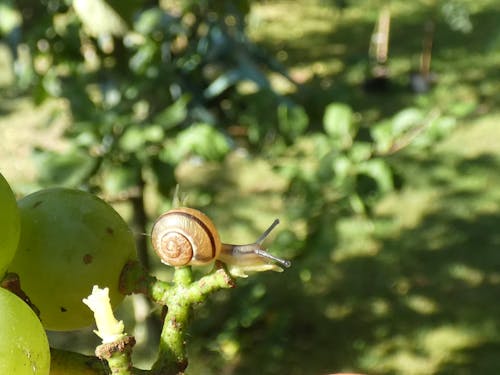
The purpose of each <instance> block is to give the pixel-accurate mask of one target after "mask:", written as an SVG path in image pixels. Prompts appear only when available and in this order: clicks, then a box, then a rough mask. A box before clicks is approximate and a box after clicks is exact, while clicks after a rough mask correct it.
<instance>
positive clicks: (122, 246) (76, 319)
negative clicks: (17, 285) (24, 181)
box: [8, 188, 135, 330]
mask: <svg viewBox="0 0 500 375" xmlns="http://www.w3.org/2000/svg"><path fill="white" fill-rule="evenodd" d="M18 207H19V212H20V216H21V236H20V239H19V245H18V249H17V252H16V255H15V257H14V260H13V261H12V263H11V264H10V266H9V267H8V270H9V272H14V273H16V274H18V275H19V278H20V280H21V287H22V289H23V291H24V292H25V293H26V294H27V295H28V296H29V298H30V299H31V302H32V303H33V304H34V305H35V306H36V307H37V308H38V309H39V310H40V319H41V321H42V323H43V325H44V327H45V328H46V329H49V330H74V329H79V328H82V327H85V326H89V325H91V324H92V323H93V315H92V313H91V311H90V310H89V309H88V307H87V306H85V305H84V304H83V303H82V299H83V298H85V297H87V296H88V295H89V294H90V292H91V291H92V287H93V285H99V286H100V287H108V288H109V294H110V299H111V304H112V305H113V306H116V305H117V304H118V303H119V302H120V301H121V300H122V299H123V295H122V294H120V293H119V290H118V284H119V278H120V273H121V270H122V269H123V266H124V265H125V264H126V263H127V262H128V261H129V260H131V259H133V258H134V257H135V242H134V238H133V235H132V233H131V231H130V229H129V228H128V226H127V224H126V223H125V222H124V220H123V219H122V218H121V217H120V215H119V214H118V213H117V212H116V211H115V210H114V209H113V208H112V207H111V206H109V205H108V204H107V203H105V202H104V201H102V200H101V199H99V198H97V197H96V196H94V195H92V194H90V193H87V192H84V191H80V190H74V189H65V188H51V189H45V190H40V191H38V192H35V193H33V194H30V195H28V196H26V197H24V198H22V199H20V200H19V201H18Z"/></svg>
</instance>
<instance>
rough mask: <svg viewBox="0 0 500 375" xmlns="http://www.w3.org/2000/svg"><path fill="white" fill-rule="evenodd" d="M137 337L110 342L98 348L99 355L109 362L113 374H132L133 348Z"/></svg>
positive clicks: (127, 337) (97, 353)
mask: <svg viewBox="0 0 500 375" xmlns="http://www.w3.org/2000/svg"><path fill="white" fill-rule="evenodd" d="M134 345H135V339H134V337H132V336H125V337H124V338H122V339H120V340H118V341H115V342H112V343H109V344H102V345H99V346H98V347H97V348H96V355H97V357H99V358H101V359H104V360H106V361H107V362H108V365H109V369H110V370H111V375H132V374H133V369H132V358H131V355H132V348H133V347H134Z"/></svg>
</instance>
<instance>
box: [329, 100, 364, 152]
mask: <svg viewBox="0 0 500 375" xmlns="http://www.w3.org/2000/svg"><path fill="white" fill-rule="evenodd" d="M352 117H353V116H352V109H351V107H349V106H348V105H346V104H342V103H332V104H330V105H328V107H326V111H325V115H324V117H323V126H324V129H325V131H326V133H327V134H328V135H329V136H330V138H332V139H333V140H335V141H336V142H338V143H339V146H340V147H342V148H347V147H349V146H350V145H351V144H352V141H353V139H354V136H355V135H356V132H357V127H356V125H355V124H354V121H353V118H352Z"/></svg>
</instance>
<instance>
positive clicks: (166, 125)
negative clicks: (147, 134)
mask: <svg viewBox="0 0 500 375" xmlns="http://www.w3.org/2000/svg"><path fill="white" fill-rule="evenodd" d="M189 100H190V95H183V96H181V97H180V98H179V99H178V100H177V101H176V102H175V103H173V104H171V105H170V106H168V107H167V108H165V109H164V110H162V111H161V112H160V113H159V114H158V115H157V116H156V117H155V118H154V119H153V122H154V123H155V124H159V125H160V126H161V127H162V128H163V129H166V130H167V129H170V128H173V127H175V126H177V125H179V124H180V123H181V122H183V121H184V120H185V119H186V117H187V114H188V109H187V105H188V103H189Z"/></svg>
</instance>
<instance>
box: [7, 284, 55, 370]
mask: <svg viewBox="0 0 500 375" xmlns="http://www.w3.org/2000/svg"><path fill="white" fill-rule="evenodd" d="M0 311H1V314H0V374H12V375H14V374H15V375H33V374H37V375H48V374H49V370H50V349H49V342H48V340H47V335H46V334H45V330H44V329H43V327H42V324H41V323H40V320H39V319H38V317H37V316H36V315H35V313H34V312H33V311H32V310H31V309H30V308H29V306H28V305H27V304H26V303H25V302H24V301H22V300H21V299H20V298H19V297H17V296H16V295H14V294H13V293H11V292H9V291H8V290H6V289H3V288H0Z"/></svg>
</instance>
